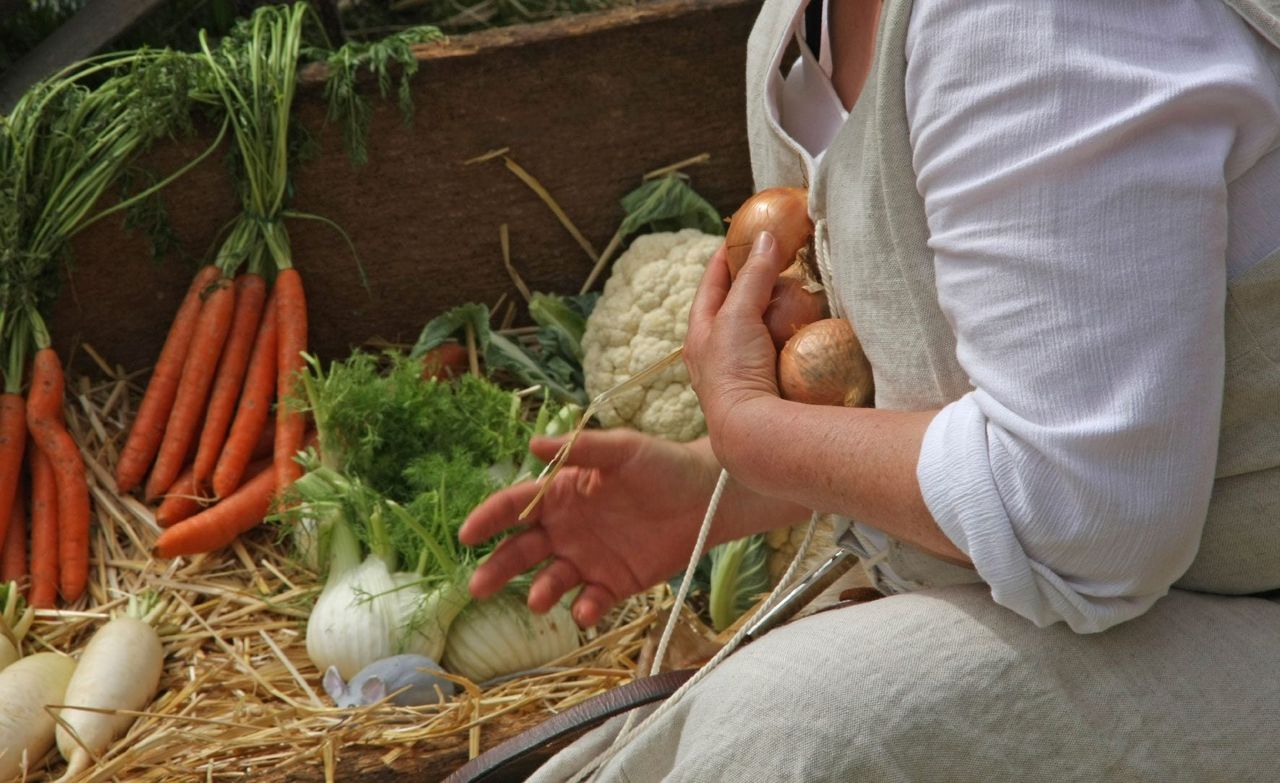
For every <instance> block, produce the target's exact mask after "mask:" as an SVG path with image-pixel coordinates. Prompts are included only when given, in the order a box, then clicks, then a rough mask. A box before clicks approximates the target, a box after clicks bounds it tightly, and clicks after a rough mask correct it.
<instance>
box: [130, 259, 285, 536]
mask: <svg viewBox="0 0 1280 783" xmlns="http://www.w3.org/2000/svg"><path fill="white" fill-rule="evenodd" d="M306 343H307V314H306V300H305V297H304V293H303V289H302V282H301V278H300V277H299V275H298V271H297V270H296V269H294V268H293V267H291V266H290V267H287V268H284V269H281V270H279V272H278V273H277V276H276V281H275V285H274V286H273V287H272V289H271V292H270V295H269V296H268V293H267V282H266V280H265V278H264V277H263V276H262V275H261V274H259V273H258V272H256V271H248V272H243V273H241V274H235V273H234V272H232V273H230V274H228V273H227V272H224V270H222V269H220V268H219V267H218V266H217V265H209V266H206V267H204V268H202V269H201V270H200V271H199V272H197V273H196V275H195V278H194V279H193V280H192V282H191V286H190V288H189V289H188V290H187V294H186V296H185V298H184V299H183V301H182V303H181V305H180V306H179V308H178V312H177V315H176V316H175V317H174V319H173V324H172V326H171V327H170V329H169V334H168V337H167V338H166V340H165V343H164V347H163V348H162V349H161V351H160V357H159V359H158V360H157V361H156V365H155V369H154V370H153V371H152V374H151V379H150V381H149V383H148V384H147V389H146V393H145V394H144V396H143V398H142V403H141V405H140V406H139V408H138V413H137V416H136V418H135V419H134V422H133V426H132V428H131V429H130V432H129V437H128V440H127V441H126V443H125V446H124V449H123V451H122V452H121V454H120V459H119V461H118V462H117V463H116V485H117V489H118V490H119V491H120V492H129V491H131V490H133V489H134V488H136V487H138V486H143V487H144V495H145V497H146V498H147V499H148V500H155V499H162V502H161V503H160V507H159V508H158V509H157V511H156V521H157V522H158V523H159V524H160V526H161V527H164V528H166V530H165V532H164V533H163V534H162V535H161V536H160V538H159V540H158V541H157V542H156V554H158V555H160V556H161V557H173V556H175V555H179V554H193V553H196V552H207V551H210V550H213V549H217V548H219V547H222V546H225V545H227V544H229V543H231V541H232V540H234V539H235V537H236V536H237V535H239V534H240V533H242V532H244V531H245V530H248V529H249V528H251V527H253V526H254V525H256V524H258V523H259V522H261V521H262V519H263V518H264V517H265V516H266V514H267V512H268V511H269V510H270V506H271V502H272V499H273V498H274V496H275V495H276V491H277V490H278V489H281V488H284V487H287V486H288V485H289V484H291V483H293V481H294V479H296V478H297V477H298V476H299V475H301V467H300V466H299V465H298V464H297V463H296V462H295V461H294V456H295V455H296V454H297V452H298V451H299V450H300V449H301V448H302V447H303V438H304V434H305V429H306V421H305V418H304V416H303V415H302V414H301V413H299V412H297V411H295V410H293V409H292V408H291V406H290V405H288V404H285V401H287V400H289V399H290V398H291V397H292V396H293V383H294V376H295V374H296V373H297V372H298V370H300V369H301V368H302V361H303V360H302V353H303V352H304V351H305V350H306ZM273 400H278V401H279V402H278V403H277V405H276V408H275V417H274V422H273V423H272V422H271V408H272V401H273ZM269 425H270V426H269ZM268 454H269V455H270V456H271V457H272V459H271V460H269V461H267V460H265V459H264V458H265V457H266V456H268ZM255 460H256V461H255ZM148 469H149V471H150V472H149V473H148ZM144 477H145V478H146V481H145V484H144V483H143V478H144Z"/></svg>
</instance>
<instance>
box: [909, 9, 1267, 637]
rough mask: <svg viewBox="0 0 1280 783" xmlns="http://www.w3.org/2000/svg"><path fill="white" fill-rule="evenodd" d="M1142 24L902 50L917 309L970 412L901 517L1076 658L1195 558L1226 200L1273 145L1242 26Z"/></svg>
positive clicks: (940, 14) (1095, 23)
mask: <svg viewBox="0 0 1280 783" xmlns="http://www.w3.org/2000/svg"><path fill="white" fill-rule="evenodd" d="M1154 6H1155V7H1153V4H1128V3H1115V2H1113V1H1112V0H1081V1H1080V2H1073V3H1058V2H1034V1H1032V2H1028V1H1027V0H1012V1H1011V2H1006V3H999V2H997V3H955V2H944V1H943V0H918V2H917V3H916V6H915V11H914V14H913V19H912V27H911V34H910V37H909V40H908V67H907V115H908V122H909V125H910V128H911V142H912V148H913V154H914V165H915V168H916V177H917V183H918V187H919V190H920V193H921V195H922V197H923V199H924V203H925V210H926V214H927V217H928V222H929V231H930V246H931V249H932V250H933V253H934V263H935V270H936V277H937V290H938V297H939V302H940V304H941V306H942V309H943V312H944V314H945V315H946V317H947V319H948V320H949V322H950V324H951V326H952V328H953V329H954V331H955V334H956V340H957V357H958V359H959V361H960V364H961V366H962V367H963V368H964V370H965V372H966V373H967V374H968V375H969V378H970V381H971V383H972V385H973V387H974V391H972V392H971V393H969V394H968V395H966V396H965V397H963V398H961V399H960V400H958V401H956V402H954V403H952V404H950V405H948V406H947V407H946V408H945V409H944V410H942V411H941V413H940V414H939V415H938V416H937V417H936V418H935V419H934V420H933V422H932V424H931V425H930V427H929V429H928V432H927V434H926V437H925V439H924V443H923V449H922V452H921V455H920V461H919V465H918V477H919V480H920V484H921V488H922V491H923V495H924V498H925V502H926V504H927V505H928V507H929V509H930V511H931V512H932V513H933V515H934V517H935V518H936V520H937V522H938V524H939V525H940V526H941V527H942V529H943V530H944V531H945V532H946V534H947V535H948V537H950V538H951V540H952V541H953V542H954V543H955V544H956V545H957V546H958V547H959V548H960V549H962V550H963V551H965V552H966V553H967V554H968V555H969V557H970V558H971V559H972V561H973V563H974V566H975V567H976V569H977V571H978V572H979V574H980V575H981V576H982V578H983V579H984V580H985V581H986V582H987V583H988V584H989V585H990V587H991V591H992V595H993V597H994V599H995V600H996V601H997V602H999V603H1001V604H1003V605H1005V606H1007V607H1008V608H1010V609H1012V610H1014V611H1016V612H1018V613H1020V614H1022V615H1024V616H1026V617H1027V618H1029V619H1031V620H1032V621H1034V622H1035V623H1037V624H1039V625H1047V624H1050V623H1054V622H1058V621H1065V622H1066V623H1068V624H1069V625H1070V626H1071V627H1072V628H1073V629H1075V630H1076V631H1079V632H1093V631H1100V630H1103V629H1105V628H1107V627H1110V626H1112V625H1115V624H1116V623H1120V622H1123V621H1125V620H1128V619H1131V618H1133V617H1136V616H1137V615H1140V614H1141V613H1143V612H1144V611H1146V610H1147V609H1148V608H1149V607H1150V606H1151V605H1152V604H1153V603H1154V602H1155V601H1156V600H1158V599H1159V598H1160V597H1161V596H1163V595H1164V594H1165V593H1166V592H1167V591H1168V590H1169V588H1170V586H1171V585H1172V584H1173V582H1174V581H1176V580H1177V578H1178V577H1179V576H1180V575H1181V574H1182V573H1183V572H1184V571H1185V570H1186V568H1187V567H1188V566H1189V565H1190V563H1191V561H1192V559H1193V558H1194V556H1195V553H1196V549H1197V546H1198V542H1199V538H1200V533H1201V529H1202V527H1203V524H1204V518H1205V514H1206V510H1207V508H1208V503H1209V495H1210V491H1211V489H1212V484H1213V473H1214V462H1215V457H1216V449H1217V438H1218V425H1219V416H1220V413H1221V399H1222V383H1223V362H1224V358H1223V354H1224V348H1223V308H1224V301H1225V288H1226V274H1227V271H1226V263H1225V252H1226V245H1227V220H1228V216H1227V183H1228V181H1229V180H1230V179H1231V178H1232V177H1234V176H1237V175H1238V174H1239V172H1240V171H1241V170H1243V169H1244V168H1247V167H1248V166H1249V165H1251V163H1252V161H1254V160H1256V159H1257V158H1258V157H1259V156H1260V155H1261V154H1263V152H1264V150H1263V149H1261V146H1262V145H1263V144H1264V143H1274V141H1273V140H1274V133H1271V134H1270V135H1268V133H1267V132H1264V131H1263V130H1261V129H1260V127H1261V125H1262V124H1263V123H1265V122H1272V123H1274V122H1275V116H1276V110H1275V101H1274V96H1273V94H1272V93H1273V92H1274V89H1273V88H1267V89H1263V88H1262V87H1259V85H1265V84H1271V83H1273V82H1274V76H1272V75H1271V74H1270V72H1269V71H1268V70H1267V69H1266V66H1265V64H1264V63H1262V62H1261V60H1260V59H1259V57H1258V55H1257V52H1256V49H1255V48H1254V47H1253V46H1252V45H1251V44H1250V42H1249V39H1248V35H1247V34H1246V35H1242V34H1241V26H1242V23H1241V22H1240V20H1239V19H1237V18H1235V17H1234V15H1232V14H1231V13H1230V12H1229V11H1228V10H1226V8H1225V5H1223V4H1219V3H1210V4H1204V3H1194V2H1190V1H1188V2H1173V3H1165V4H1154ZM1233 26H1234V27H1233ZM1224 41H1225V42H1227V43H1226V44H1224V43H1223V42H1224Z"/></svg>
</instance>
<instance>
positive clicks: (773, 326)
mask: <svg viewBox="0 0 1280 783" xmlns="http://www.w3.org/2000/svg"><path fill="white" fill-rule="evenodd" d="M807 286H810V280H809V276H808V275H807V274H806V273H805V270H804V267H803V266H802V265H801V263H800V262H799V261H797V262H796V263H794V264H792V265H791V266H789V267H787V268H786V269H785V270H784V271H783V272H782V274H781V275H779V276H778V282H776V283H774V285H773V294H772V295H771V296H770V297H769V307H768V308H767V309H766V310H765V311H764V323H765V326H767V327H769V334H770V336H772V337H773V347H774V348H777V349H779V350H781V349H782V346H784V345H786V343H787V340H790V339H791V337H792V335H794V334H795V333H796V332H797V331H799V330H800V328H801V327H804V326H807V325H808V324H811V323H813V322H814V321H818V320H820V319H823V318H826V317H827V315H828V313H827V295H826V293H824V292H823V291H822V289H821V288H819V289H818V290H817V291H816V292H815V291H810V290H808V288H807Z"/></svg>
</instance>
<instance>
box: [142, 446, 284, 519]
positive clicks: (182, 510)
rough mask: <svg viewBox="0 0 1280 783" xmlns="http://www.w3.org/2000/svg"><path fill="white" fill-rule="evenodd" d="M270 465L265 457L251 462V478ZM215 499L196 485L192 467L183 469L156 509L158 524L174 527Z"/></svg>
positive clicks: (256, 455)
mask: <svg viewBox="0 0 1280 783" xmlns="http://www.w3.org/2000/svg"><path fill="white" fill-rule="evenodd" d="M269 454H270V452H267V454H266V455H263V454H258V453H256V452H255V454H254V457H261V456H267V455H269ZM270 466H271V463H270V462H267V461H266V460H263V459H259V460H258V461H257V462H254V463H251V464H250V465H249V470H248V475H249V478H250V479H252V478H253V477H254V476H256V475H258V474H259V473H261V472H262V471H263V470H264V469H266V468H268V467H270ZM213 500H214V499H213V498H209V497H202V496H201V494H200V489H199V487H198V486H196V481H195V473H194V471H193V470H192V469H191V468H187V469H186V470H184V471H182V475H181V476H178V480H177V481H175V482H173V486H171V487H169V493H168V494H167V495H165V496H164V500H162V501H161V502H160V507H159V508H157V509H156V524H157V525H159V526H160V527H173V526H174V525H176V524H178V523H179V522H181V521H182V520H184V519H187V518H188V517H190V516H192V515H194V514H196V513H198V512H200V511H201V510H202V509H204V508H207V507H208V506H210V505H211V504H212V503H213Z"/></svg>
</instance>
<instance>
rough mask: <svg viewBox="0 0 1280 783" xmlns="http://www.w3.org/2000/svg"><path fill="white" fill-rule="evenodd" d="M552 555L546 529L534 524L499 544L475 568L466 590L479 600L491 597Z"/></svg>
mask: <svg viewBox="0 0 1280 783" xmlns="http://www.w3.org/2000/svg"><path fill="white" fill-rule="evenodd" d="M550 556H551V540H550V539H549V538H547V533H546V531H545V530H543V529H542V528H540V527H537V526H536V525H535V526H534V527H531V528H529V529H528V530H525V531H522V532H520V533H516V534H515V535H513V536H511V537H510V538H508V539H506V540H505V541H503V542H502V543H501V544H499V545H498V548H497V549H495V550H493V554H491V555H489V559H488V560H485V561H484V562H483V563H481V564H480V565H479V566H478V567H477V568H476V571H475V573H474V574H472V575H471V582H470V583H469V584H468V586H467V587H468V589H469V590H470V591H471V595H473V596H475V597H476V598H488V597H489V596H491V595H493V594H494V593H496V592H498V591H499V590H501V589H502V586H503V585H505V584H506V583H507V582H510V581H511V580H512V579H515V578H516V577H517V576H519V575H521V574H523V573H524V572H525V571H528V570H529V569H530V568H533V567H534V566H535V565H537V564H538V563H541V562H542V561H543V560H546V559H547V558H548V557H550Z"/></svg>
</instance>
